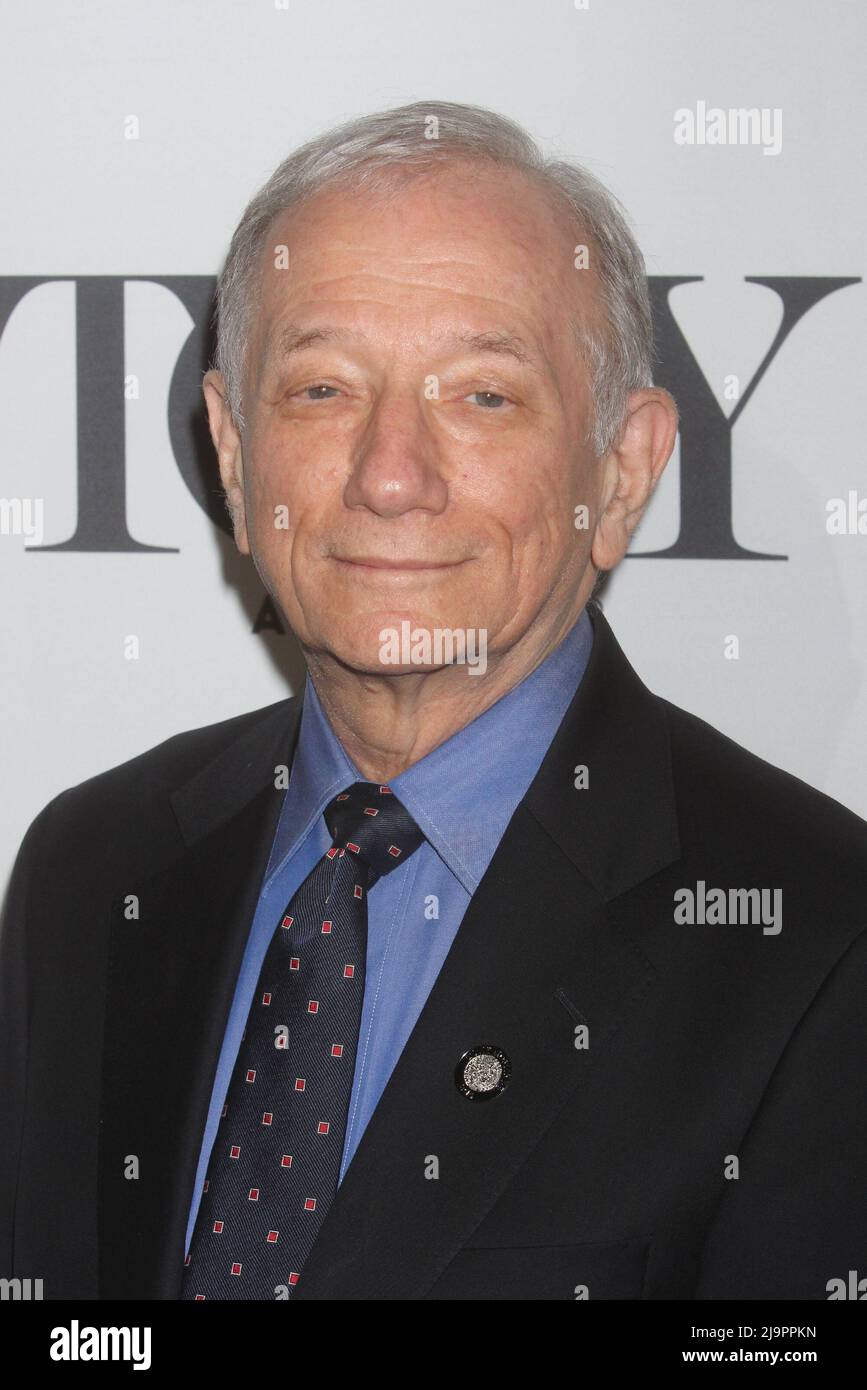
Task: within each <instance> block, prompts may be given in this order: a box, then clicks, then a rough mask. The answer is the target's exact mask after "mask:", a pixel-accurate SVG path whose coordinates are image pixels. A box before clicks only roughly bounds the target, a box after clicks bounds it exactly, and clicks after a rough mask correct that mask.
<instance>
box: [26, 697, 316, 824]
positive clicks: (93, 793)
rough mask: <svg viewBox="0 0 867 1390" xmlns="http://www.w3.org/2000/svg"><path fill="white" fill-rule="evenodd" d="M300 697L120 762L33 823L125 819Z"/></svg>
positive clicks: (277, 718)
mask: <svg viewBox="0 0 867 1390" xmlns="http://www.w3.org/2000/svg"><path fill="white" fill-rule="evenodd" d="M300 699H301V697H300V696H299V695H291V696H289V697H288V698H285V699H283V700H277V701H275V702H274V703H273V704H270V705H263V706H262V707H261V708H259V709H255V710H249V711H247V712H246V713H244V714H237V715H233V716H232V717H231V718H229V719H222V720H220V721H218V722H217V723H215V724H204V725H201V726H200V727H199V728H195V729H187V730H185V731H184V732H183V733H179V734H173V735H171V736H170V737H169V738H167V739H164V740H163V741H162V742H161V743H157V744H155V745H154V746H153V747H152V748H147V749H145V750H144V752H142V753H138V754H136V755H135V756H134V757H132V758H128V759H127V760H126V761H125V762H122V763H118V764H117V765H116V766H115V767H111V768H108V769H106V771H104V772H100V773H97V774H96V775H95V776H93V777H88V778H86V779H85V780H84V781H83V782H79V783H77V784H76V785H74V786H72V787H68V788H66V790H65V791H62V792H59V793H58V794H57V796H55V797H54V798H53V799H52V800H51V801H50V802H49V803H48V804H47V805H46V806H45V807H44V808H43V810H42V811H41V812H40V813H39V816H38V817H37V820H41V819H43V818H45V819H46V820H47V819H53V818H54V817H55V816H56V815H57V814H58V813H59V814H61V815H65V817H66V818H73V819H74V820H76V821H78V820H79V818H82V817H92V816H93V815H94V814H96V815H97V816H98V818H99V820H100V821H103V823H107V824H111V823H112V817H113V816H114V815H117V816H118V817H119V818H121V819H124V820H125V819H127V817H128V815H129V810H130V806H131V804H133V803H134V804H136V805H137V806H138V807H139V808H140V809H144V808H145V807H146V806H147V805H148V804H149V803H152V802H153V801H154V800H155V799H162V798H164V797H165V796H166V795H167V794H168V793H169V792H171V791H173V790H174V789H175V788H176V787H178V786H180V785H182V784H183V783H184V782H186V781H188V780H189V779H190V778H192V777H194V776H195V775H196V774H197V773H199V772H201V771H202V769H203V768H205V767H207V765H208V764H209V763H211V762H213V761H214V760H215V759H216V758H218V757H219V756H220V754H221V753H223V752H224V751H225V750H226V749H227V748H229V747H231V746H232V745H233V744H236V743H239V742H241V741H242V740H244V739H245V738H247V737H248V736H250V735H254V734H255V732H256V731H257V729H259V728H262V729H265V728H267V727H268V726H269V725H271V726H273V727H275V728H276V727H277V726H278V724H279V723H280V722H281V721H288V720H289V717H290V712H291V711H292V708H293V706H296V705H297V704H298V703H299V702H300Z"/></svg>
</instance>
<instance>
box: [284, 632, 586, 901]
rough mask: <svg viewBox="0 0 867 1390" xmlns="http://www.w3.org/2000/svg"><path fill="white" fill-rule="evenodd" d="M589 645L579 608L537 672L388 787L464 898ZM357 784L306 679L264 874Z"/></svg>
mask: <svg viewBox="0 0 867 1390" xmlns="http://www.w3.org/2000/svg"><path fill="white" fill-rule="evenodd" d="M592 644H593V627H592V624H591V622H590V619H589V617H588V615H587V612H586V610H584V611H582V613H581V616H580V617H579V618H578V620H577V622H576V623H575V624H574V625H573V626H572V628H571V629H570V630H569V632H568V633H567V634H566V636H565V637H564V638H563V640H562V641H561V643H560V645H559V646H558V647H556V648H555V649H554V651H553V652H550V653H549V654H548V656H547V657H546V658H545V660H544V661H543V662H541V664H540V665H539V666H537V667H536V668H535V670H533V671H531V672H530V674H529V675H528V676H525V677H524V679H523V680H522V681H520V682H519V683H518V684H517V685H516V686H513V687H512V689H511V690H509V691H507V693H506V694H505V695H503V696H501V698H500V699H499V700H497V701H496V703H495V704H493V705H491V706H490V708H489V709H486V710H485V711H484V713H483V714H480V715H479V716H478V717H477V718H476V719H473V720H472V721H471V722H470V723H469V724H467V725H466V726H465V727H464V728H463V729H459V730H458V731H457V733H455V734H453V735H452V736H451V738H449V739H446V741H445V743H442V744H440V746H439V747H438V748H434V749H433V751H432V752H430V753H428V754H427V756H426V757H424V758H422V759H421V760H420V761H419V762H417V763H415V764H414V765H413V766H412V767H409V768H407V769H406V771H405V772H402V773H400V775H399V776H397V777H392V778H391V779H390V781H389V783H388V785H389V786H390V787H391V789H392V791H393V792H394V794H395V796H397V797H398V798H399V799H400V801H401V802H402V803H403V805H404V806H405V807H406V809H407V810H408V811H409V813H410V815H411V816H412V817H413V818H414V820H415V822H416V824H417V825H418V827H419V829H420V830H421V831H422V832H423V833H424V836H425V839H426V840H427V841H428V842H429V844H430V845H431V846H432V847H433V849H434V850H435V851H436V852H437V854H438V855H439V856H440V858H441V859H442V860H443V862H444V863H445V864H446V865H447V867H448V868H449V869H450V870H451V872H452V873H453V874H454V875H455V877H456V878H457V879H459V881H460V882H461V884H462V885H463V887H464V888H465V889H466V891H467V892H468V893H470V894H472V893H474V892H475V891H476V889H477V888H478V885H479V883H480V881H481V879H482V876H483V874H484V873H485V870H486V869H487V867H488V864H489V863H490V861H491V859H492V858H493V855H494V851H495V850H496V848H497V845H498V844H499V842H500V840H501V839H502V836H503V832H504V831H505V829H506V826H507V825H508V823H509V821H510V820H511V819H512V816H513V815H514V813H515V810H516V808H517V806H518V804H519V802H520V801H521V800H522V799H523V797H524V795H525V793H526V791H527V789H528V787H529V786H530V783H531V782H532V780H533V778H534V777H535V775H536V773H537V771H538V770H539V767H540V765H541V763H542V760H543V758H544V756H545V754H546V752H547V751H548V748H549V747H550V744H551V741H552V740H553V737H554V735H555V733H556V732H557V729H558V727H559V725H560V723H561V721H562V719H563V716H564V714H565V713H566V710H567V709H568V707H569V705H570V704H571V702H572V698H573V696H574V695H575V692H576V690H577V689H578V685H579V683H580V681H581V678H582V676H583V674H584V671H585V669H586V666H587V662H588V660H589V657H590V649H591V647H592ZM467 679H468V680H472V679H474V677H472V676H469V675H468V676H467ZM365 780H367V779H365V778H363V777H362V774H361V773H360V772H359V770H358V768H357V767H356V766H355V764H354V763H353V762H352V760H351V758H349V756H348V755H347V753H346V752H345V750H344V748H343V745H342V744H341V743H340V741H339V739H338V738H337V736H336V734H335V733H334V731H333V729H332V728H331V724H330V723H329V721H328V717H327V715H326V714H325V711H324V710H323V708H322V705H321V703H320V701H319V698H318V696H317V694H316V690H315V687H314V685H313V682H312V681H311V679H310V676H309V674H308V676H307V678H306V681H305V685H304V698H303V701H302V709H301V727H300V729H299V732H298V744H297V748H296V753H295V759H294V761H293V764H292V773H291V776H290V779H289V786H288V788H287V790H286V796H285V799H284V803H283V808H282V811H281V814H280V823H279V825H278V828H277V834H276V836H275V839H274V846H273V849H272V853H271V860H270V862H269V865H268V871H267V876H268V877H269V878H270V877H271V876H272V875H273V874H275V873H277V872H279V871H280V869H281V868H282V867H283V865H284V864H285V863H286V860H287V859H288V858H289V857H290V856H291V855H292V854H294V852H295V850H296V849H297V848H298V847H299V845H300V844H301V843H302V841H303V840H304V839H305V838H306V836H307V835H308V833H309V832H310V830H311V828H312V826H313V825H314V823H315V822H316V821H317V820H318V819H319V818H320V817H321V815H322V813H323V811H324V810H325V807H326V806H327V805H328V803H329V801H331V799H332V797H334V796H336V795H337V794H338V792H341V791H345V790H346V788H347V787H348V786H350V785H351V783H352V782H356V781H365Z"/></svg>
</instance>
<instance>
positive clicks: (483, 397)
mask: <svg viewBox="0 0 867 1390" xmlns="http://www.w3.org/2000/svg"><path fill="white" fill-rule="evenodd" d="M464 400H467V401H468V400H475V401H477V402H478V404H479V405H481V407H482V409H483V410H496V409H497V408H498V407H499V406H501V405H504V404H505V402H506V397H505V396H498V395H497V393H496V391H471V392H470V394H469V396H465V397H464Z"/></svg>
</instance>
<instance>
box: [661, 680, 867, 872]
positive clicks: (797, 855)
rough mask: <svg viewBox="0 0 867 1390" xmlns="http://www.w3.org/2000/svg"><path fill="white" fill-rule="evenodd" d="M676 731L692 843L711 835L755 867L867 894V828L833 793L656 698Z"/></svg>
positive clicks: (683, 809) (683, 810) (680, 798)
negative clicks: (838, 879) (776, 866)
mask: <svg viewBox="0 0 867 1390" xmlns="http://www.w3.org/2000/svg"><path fill="white" fill-rule="evenodd" d="M656 698H657V699H658V701H659V705H660V706H661V707H662V709H663V711H664V713H665V717H666V720H667V723H668V728H669V733H670V741H671V754H672V768H673V775H674V783H675V795H676V798H677V803H678V815H679V820H680V823H681V831H682V835H683V838H684V840H685V842H687V843H689V842H690V841H691V840H692V841H698V840H701V839H704V840H705V842H706V843H707V840H708V837H709V836H710V835H715V836H716V837H717V840H718V841H721V842H723V843H726V844H729V845H737V846H738V847H739V848H740V849H741V850H742V851H743V852H744V853H745V854H747V855H748V856H749V858H750V859H753V860H757V861H760V862H762V861H763V862H764V863H766V864H773V862H774V861H777V860H779V861H780V862H785V863H786V865H787V866H788V867H789V868H791V867H792V866H793V865H796V864H799V865H800V866H801V872H802V874H807V873H808V872H810V873H812V874H813V875H814V876H815V875H819V876H820V877H823V878H825V879H826V880H828V879H829V878H830V877H831V876H833V875H836V876H842V878H843V879H845V880H846V881H847V882H848V883H850V884H854V882H856V881H857V882H858V883H860V884H861V886H862V889H863V891H865V892H867V821H864V820H863V819H862V818H861V817H860V816H859V815H857V814H856V813H855V812H854V811H852V810H850V809H849V808H848V807H847V806H844V805H843V804H842V803H841V802H839V801H836V800H835V799H834V798H833V797H831V796H829V795H828V794H827V793H826V792H823V791H820V790H819V789H818V788H817V787H813V786H810V784H809V783H808V782H805V781H803V780H802V779H801V778H799V777H796V776H794V774H793V773H790V772H786V771H785V770H784V769H783V768H780V767H776V766H775V765H774V764H773V763H770V762H768V761H767V760H766V759H764V758H761V757H759V756H758V754H756V753H752V752H751V751H750V750H749V749H747V748H745V747H743V745H742V744H739V743H736V742H735V740H734V739H732V738H729V736H728V735H727V734H724V733H722V732H721V731H720V730H719V729H717V728H715V727H714V726H713V725H712V724H708V723H707V722H706V721H705V720H704V719H701V718H699V717H698V715H695V714H690V713H689V712H688V711H687V710H684V709H681V708H680V707H679V706H677V705H673V704H671V703H670V702H669V701H668V700H664V699H662V698H661V697H656Z"/></svg>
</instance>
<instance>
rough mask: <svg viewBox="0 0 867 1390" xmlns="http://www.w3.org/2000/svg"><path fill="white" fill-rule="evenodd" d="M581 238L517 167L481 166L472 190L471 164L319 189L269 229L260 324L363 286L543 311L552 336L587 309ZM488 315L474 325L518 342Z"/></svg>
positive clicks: (510, 325)
mask: <svg viewBox="0 0 867 1390" xmlns="http://www.w3.org/2000/svg"><path fill="white" fill-rule="evenodd" d="M516 183H517V184H518V185H519V186H520V192H521V197H520V198H517V199H516V197H515V192H516ZM576 239H577V229H576V226H575V225H572V224H570V221H569V219H568V217H567V216H566V213H565V211H564V209H563V208H561V207H554V206H553V204H552V202H551V201H550V200H549V199H548V198H546V197H545V196H544V194H543V193H542V191H541V190H540V189H539V188H538V186H536V185H534V184H532V183H531V181H530V180H529V179H528V178H527V177H526V176H525V175H523V174H521V173H520V171H517V170H505V171H499V172H498V173H497V174H496V175H495V174H494V173H493V172H492V171H491V170H490V169H487V168H485V167H484V166H482V167H481V171H480V172H479V173H478V175H477V177H476V179H475V183H474V184H472V185H471V184H470V183H469V182H468V179H467V171H466V168H464V170H463V176H460V174H459V172H458V170H457V169H455V168H454V167H453V166H451V165H448V166H443V168H442V169H437V170H435V171H434V172H433V173H430V174H428V175H427V176H426V177H422V178H420V177H415V178H411V179H409V180H408V181H407V182H405V183H401V182H399V181H398V182H396V183H395V185H394V187H393V188H391V189H390V190H381V189H376V188H374V189H373V190H370V189H360V190H359V189H357V188H355V187H353V186H352V185H349V184H345V183H343V182H339V183H337V184H336V185H330V184H329V185H325V186H324V187H323V188H322V189H320V190H319V191H318V192H316V193H315V194H313V195H311V196H310V197H309V198H308V199H305V200H304V201H303V202H302V203H300V204H298V205H296V206H295V207H292V208H289V209H287V210H286V211H285V212H283V213H281V214H279V215H278V217H277V218H275V220H274V222H273V224H272V227H271V229H270V231H269V235H268V236H267V238H266V244H265V246H264V247H263V272H264V277H265V280H266V282H267V283H266V284H265V285H263V290H264V295H263V307H264V308H265V309H266V314H265V316H264V317H266V318H267V319H270V320H271V321H272V322H271V323H269V325H268V329H269V330H270V329H271V327H272V325H273V320H274V318H275V317H279V318H284V317H291V318H293V319H295V318H303V317H305V315H302V314H299V313H297V312H295V309H296V306H300V305H302V304H304V305H305V308H306V305H308V304H310V303H315V301H317V300H323V301H324V300H327V299H329V298H331V297H332V296H333V297H335V298H337V299H339V298H340V297H341V295H342V294H343V293H346V294H348V295H349V296H350V297H352V296H353V295H354V294H357V295H363V294H364V293H365V292H366V291H367V288H368V286H369V287H370V292H371V293H372V294H373V295H378V294H382V295H383V296H386V295H388V293H389V292H392V293H394V294H395V295H396V294H398V293H402V292H406V294H407V295H411V294H412V292H413V291H417V292H418V294H419V297H420V298H421V299H423V298H424V296H425V292H426V291H430V293H431V294H432V295H436V294H437V293H438V292H439V293H441V294H442V295H443V296H447V295H448V292H449V289H450V288H453V289H454V292H455V295H456V296H461V297H462V298H463V301H464V304H465V305H466V306H467V307H468V309H469V310H470V311H471V312H472V310H473V308H474V307H478V308H479V310H480V311H481V313H482V316H483V317H484V315H485V301H486V300H488V301H490V307H491V308H495V307H496V305H497V304H502V305H503V306H504V310H505V314H504V318H505V317H506V316H507V315H508V310H509V306H514V307H515V308H516V309H520V310H522V311H524V312H526V313H527V315H528V316H529V317H530V318H534V317H535V318H538V315H539V314H540V313H541V314H542V315H543V316H544V318H545V319H546V320H549V319H552V320H554V322H553V323H552V324H551V325H550V326H551V327H554V328H555V331H556V320H558V319H559V318H560V317H561V316H563V315H565V314H569V315H570V317H571V316H572V315H574V314H575V313H576V312H577V311H579V309H581V310H583V312H584V313H585V314H587V313H589V312H591V298H592V296H591V295H590V294H589V293H588V291H589V290H590V289H591V286H590V284H589V283H588V282H589V278H590V274H591V272H588V271H586V270H585V271H578V270H576V269H575V264H574V246H575V242H576ZM280 245H285V246H286V250H287V253H288V254H287V255H286V258H285V262H283V263H282V264H281V262H280V261H279V258H277V257H275V255H274V251H275V248H277V247H279V246H280ZM579 276H580V277H581V282H579V280H578V277H579ZM474 299H477V300H478V306H474V305H473V300H474ZM269 309H271V310H274V311H276V312H272V313H268V312H267V310H269ZM495 319H496V316H495V315H494V316H492V323H491V324H490V325H488V324H484V325H483V324H482V323H478V324H475V325H472V326H473V327H474V328H475V329H476V331H481V330H482V329H483V328H488V327H491V328H494V327H498V328H500V329H501V330H502V331H503V332H504V333H506V334H508V333H509V331H510V330H511V331H512V332H513V334H515V335H516V336H520V333H519V332H517V330H518V324H516V323H508V322H505V321H504V322H501V323H496V322H495ZM468 326H469V325H468ZM269 336H270V332H269Z"/></svg>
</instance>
